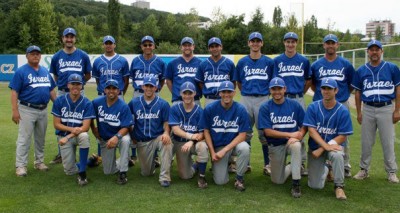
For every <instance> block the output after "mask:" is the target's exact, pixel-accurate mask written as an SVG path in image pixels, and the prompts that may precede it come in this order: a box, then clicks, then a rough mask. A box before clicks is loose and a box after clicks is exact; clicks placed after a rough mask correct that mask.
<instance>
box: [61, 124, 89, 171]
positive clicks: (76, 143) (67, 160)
mask: <svg viewBox="0 0 400 213" xmlns="http://www.w3.org/2000/svg"><path fill="white" fill-rule="evenodd" d="M63 137H64V136H57V140H58V141H59V140H60V139H61V138H63ZM76 147H79V148H83V149H84V148H89V147H90V137H89V134H88V133H87V132H82V133H81V134H79V135H78V136H77V137H73V138H70V139H69V140H68V142H67V143H66V144H64V145H63V146H60V149H61V158H62V159H63V161H62V163H63V167H64V172H65V174H66V175H74V174H77V173H78V172H79V169H78V167H77V166H76Z"/></svg>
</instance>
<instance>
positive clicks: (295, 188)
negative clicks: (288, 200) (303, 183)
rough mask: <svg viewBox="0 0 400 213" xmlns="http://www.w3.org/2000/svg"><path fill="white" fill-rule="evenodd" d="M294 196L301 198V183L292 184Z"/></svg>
mask: <svg viewBox="0 0 400 213" xmlns="http://www.w3.org/2000/svg"><path fill="white" fill-rule="evenodd" d="M291 192H292V197H294V198H300V197H301V190H300V186H299V185H295V186H292V191H291Z"/></svg>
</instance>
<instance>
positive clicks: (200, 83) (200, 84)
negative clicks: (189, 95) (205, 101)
mask: <svg viewBox="0 0 400 213" xmlns="http://www.w3.org/2000/svg"><path fill="white" fill-rule="evenodd" d="M197 85H199V88H200V90H203V87H204V83H203V82H198V83H197Z"/></svg>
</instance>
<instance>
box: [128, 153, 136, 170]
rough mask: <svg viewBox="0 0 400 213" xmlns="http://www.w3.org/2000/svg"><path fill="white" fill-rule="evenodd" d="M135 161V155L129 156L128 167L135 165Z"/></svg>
mask: <svg viewBox="0 0 400 213" xmlns="http://www.w3.org/2000/svg"><path fill="white" fill-rule="evenodd" d="M136 161H137V157H136V156H135V157H131V158H130V159H129V161H128V166H129V167H132V166H135V164H136Z"/></svg>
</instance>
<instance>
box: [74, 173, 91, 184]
mask: <svg viewBox="0 0 400 213" xmlns="http://www.w3.org/2000/svg"><path fill="white" fill-rule="evenodd" d="M76 180H77V182H78V185H79V186H85V185H87V184H88V183H89V182H88V180H87V179H86V178H82V177H81V176H79V175H78V177H77V179H76Z"/></svg>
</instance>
